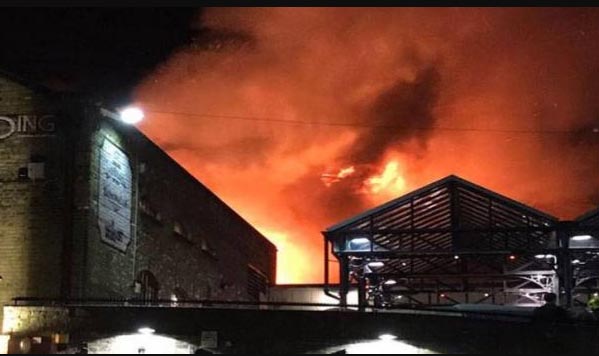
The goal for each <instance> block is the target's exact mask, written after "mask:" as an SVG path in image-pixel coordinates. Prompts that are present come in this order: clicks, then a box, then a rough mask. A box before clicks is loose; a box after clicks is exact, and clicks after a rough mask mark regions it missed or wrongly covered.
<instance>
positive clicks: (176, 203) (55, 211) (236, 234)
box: [0, 74, 276, 318]
mask: <svg viewBox="0 0 599 356" xmlns="http://www.w3.org/2000/svg"><path fill="white" fill-rule="evenodd" d="M116 119H118V117H117V116H116V115H115V114H114V113H113V112H112V111H110V110H106V109H104V108H101V107H99V106H98V105H96V104H90V103H89V102H87V101H85V100H83V99H81V98H79V97H75V96H73V95H65V94H57V93H53V92H52V91H50V90H47V89H45V88H41V87H39V86H36V85H32V84H30V83H27V82H26V81H24V80H21V79H19V78H16V77H15V76H13V75H10V74H2V75H1V76H0V197H1V199H0V216H1V219H2V220H1V224H0V276H1V282H0V303H3V304H7V303H9V302H10V301H11V299H13V298H15V297H31V298H61V299H77V298H84V299H104V298H111V299H112V298H114V299H120V298H135V299H144V300H157V299H161V300H173V301H176V300H179V301H180V300H183V299H213V300H229V301H237V300H241V301H245V300H249V301H252V300H259V299H264V298H266V293H267V287H268V286H269V285H270V284H271V283H274V281H275V280H276V271H275V268H276V249H275V247H274V245H272V244H271V243H270V242H268V241H267V240H266V238H265V237H264V236H262V235H261V234H260V233H259V232H258V231H257V230H256V229H254V228H253V227H252V226H251V225H250V224H249V223H247V222H246V221H245V220H244V219H243V218H241V217H240V216H239V215H238V214H236V213H235V212H234V211H233V210H232V209H231V208H229V207H228V206H227V205H226V204H225V203H224V202H222V201H221V200H220V199H219V198H218V197H217V196H215V195H214V194H213V193H212V192H211V191H210V190H209V189H207V188H206V187H205V186H203V185H202V184H201V183H199V182H198V181H197V180H196V179H194V178H193V177H192V176H191V175H190V174H189V173H187V172H186V171H185V170H184V169H183V168H181V167H180V166H179V165H178V164H177V163H175V162H174V161H173V160H172V159H171V158H170V157H169V156H168V155H167V154H166V153H165V152H163V151H162V150H161V149H159V148H158V147H157V146H156V145H155V144H153V143H152V142H151V141H149V140H148V139H147V138H146V137H145V136H144V135H142V134H141V133H140V132H139V131H138V130H137V129H135V128H133V127H132V126H127V125H125V124H124V123H122V122H119V121H118V120H116ZM1 317H2V315H1V314H0V318H1Z"/></svg>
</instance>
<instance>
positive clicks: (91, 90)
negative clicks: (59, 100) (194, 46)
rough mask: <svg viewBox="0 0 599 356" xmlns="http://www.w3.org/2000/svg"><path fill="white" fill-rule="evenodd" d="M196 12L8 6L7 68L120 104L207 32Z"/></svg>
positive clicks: (2, 38) (2, 60)
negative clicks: (195, 26) (195, 23)
mask: <svg viewBox="0 0 599 356" xmlns="http://www.w3.org/2000/svg"><path fill="white" fill-rule="evenodd" d="M198 12H199V11H198V10H197V9H190V8H157V9H153V8H129V9H128V8H113V9H111V8H70V9H65V8H2V9H1V11H0V43H2V45H3V48H2V51H0V67H2V68H3V69H5V70H8V71H12V72H14V73H15V74H18V75H20V76H22V77H24V78H26V79H30V80H34V81H38V82H41V83H43V84H47V85H48V86H50V87H51V88H55V89H60V90H70V91H81V92H85V93H88V94H89V95H92V96H94V97H98V98H102V99H103V100H106V101H107V102H110V103H115V104H117V105H120V104H122V103H126V102H127V101H128V100H130V96H131V91H132V90H133V88H134V87H135V86H136V85H137V84H138V83H139V82H140V81H141V80H142V79H143V78H144V77H145V76H147V75H149V74H150V73H151V72H152V71H153V70H154V69H155V67H156V66H157V65H158V64H160V63H162V62H163V61H165V60H166V59H167V58H168V56H169V55H170V54H171V53H172V51H174V50H176V49H177V48H180V47H181V46H184V45H186V44H188V43H190V42H191V41H192V39H194V38H196V39H197V37H198V36H200V35H201V33H199V32H198V31H193V30H192V29H191V26H190V23H191V22H192V20H193V19H194V18H196V17H197V16H198Z"/></svg>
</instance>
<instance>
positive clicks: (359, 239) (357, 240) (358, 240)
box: [351, 237, 370, 245]
mask: <svg viewBox="0 0 599 356" xmlns="http://www.w3.org/2000/svg"><path fill="white" fill-rule="evenodd" d="M351 243H353V244H359V245H363V244H367V243H370V240H369V239H367V238H365V237H356V238H355V239H352V240H351Z"/></svg>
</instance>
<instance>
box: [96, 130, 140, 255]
mask: <svg viewBox="0 0 599 356" xmlns="http://www.w3.org/2000/svg"><path fill="white" fill-rule="evenodd" d="M99 195H100V196H99V199H98V201H99V212H98V220H99V221H98V222H99V225H100V235H101V237H102V241H103V242H105V243H107V244H109V245H110V246H112V247H114V248H116V249H118V250H120V251H123V252H125V251H127V246H128V245H129V242H130V241H131V201H132V171H131V164H130V162H129V158H128V157H127V155H126V154H125V153H124V152H123V151H122V150H121V149H120V148H118V147H117V146H116V145H115V144H114V143H112V142H111V141H109V140H104V143H103V144H102V148H101V150H100V190H99Z"/></svg>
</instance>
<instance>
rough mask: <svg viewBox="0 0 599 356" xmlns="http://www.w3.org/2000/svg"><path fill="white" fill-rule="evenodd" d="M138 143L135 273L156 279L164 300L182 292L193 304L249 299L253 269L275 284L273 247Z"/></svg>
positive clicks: (166, 159)
mask: <svg viewBox="0 0 599 356" xmlns="http://www.w3.org/2000/svg"><path fill="white" fill-rule="evenodd" d="M139 143H140V155H139V158H138V159H139V163H140V164H142V166H143V167H144V172H143V173H141V174H140V184H141V190H140V203H141V204H144V205H145V206H146V209H144V211H141V212H140V220H139V226H140V230H139V240H138V251H137V256H138V263H137V271H138V272H139V271H142V270H149V271H151V272H152V273H153V274H154V275H155V276H156V277H157V279H158V281H159V283H160V287H161V288H160V297H161V298H169V297H170V295H171V294H173V292H174V290H175V289H176V288H181V289H183V290H185V292H186V293H187V294H188V296H189V297H190V298H211V299H224V300H240V299H243V300H245V299H248V295H247V268H248V265H249V264H252V265H254V266H255V267H257V268H258V269H260V270H261V271H263V273H264V274H266V275H269V276H272V277H273V279H272V280H271V281H272V282H274V274H275V273H274V268H275V267H274V263H273V261H274V260H275V258H276V257H275V255H276V250H275V248H274V246H273V245H272V244H270V243H269V242H268V241H266V239H265V238H264V237H263V236H262V235H260V234H259V233H258V232H257V231H256V230H255V229H254V228H253V227H251V226H250V225H249V224H248V223H247V222H245V221H244V220H243V219H242V218H241V217H240V216H239V215H237V214H236V213H235V212H234V211H233V210H232V209H231V208H229V207H228V206H227V205H226V204H225V203H224V202H222V201H221V200H220V199H219V198H218V197H216V196H215V195H214V194H213V193H212V192H211V191H209V190H208V189H207V188H206V187H204V186H203V185H202V184H201V183H199V182H198V181H197V180H196V179H195V178H193V177H192V176H191V175H190V174H189V173H187V172H186V171H185V170H183V169H182V168H181V167H180V166H179V165H177V164H176V163H175V162H174V161H173V160H172V159H171V158H170V157H168V156H167V155H166V154H165V153H164V152H163V151H162V150H160V149H159V148H158V147H156V146H155V145H154V144H153V143H152V142H150V141H149V140H147V139H145V138H143V137H140V138H139ZM157 215H159V219H156V216H157ZM158 220H160V221H158ZM175 224H178V225H180V227H181V229H180V230H181V231H180V232H181V233H176V232H175V231H174V230H175Z"/></svg>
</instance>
